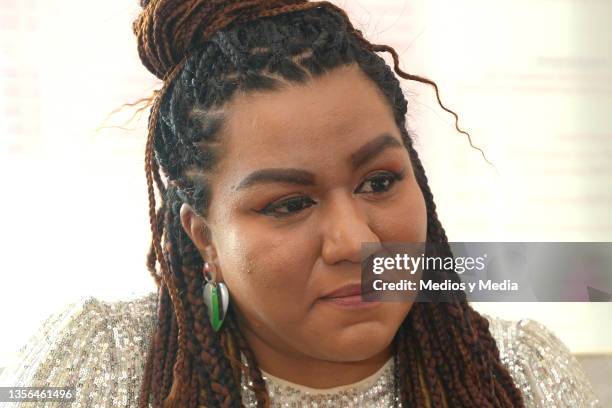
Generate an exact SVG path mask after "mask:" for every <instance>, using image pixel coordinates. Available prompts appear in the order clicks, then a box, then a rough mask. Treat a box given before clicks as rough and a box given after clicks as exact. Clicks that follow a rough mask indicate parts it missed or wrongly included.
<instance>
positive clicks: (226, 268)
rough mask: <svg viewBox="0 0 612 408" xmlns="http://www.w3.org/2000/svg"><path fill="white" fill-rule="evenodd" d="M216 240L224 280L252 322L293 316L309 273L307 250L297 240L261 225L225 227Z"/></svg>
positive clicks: (298, 305)
mask: <svg viewBox="0 0 612 408" xmlns="http://www.w3.org/2000/svg"><path fill="white" fill-rule="evenodd" d="M224 235H225V238H224V239H223V241H222V242H220V243H219V250H220V254H219V261H220V264H221V268H222V274H223V280H224V281H225V283H226V284H227V286H228V288H229V290H230V294H231V297H232V301H233V302H235V303H236V305H237V306H238V308H239V309H240V311H241V312H242V313H243V314H244V315H246V316H247V317H248V319H249V320H251V321H253V320H255V321H264V320H265V321H270V320H274V321H276V320H279V319H287V320H290V319H294V318H295V316H296V315H299V314H300V313H301V312H300V311H301V310H302V309H301V305H300V303H299V299H302V298H303V297H302V296H300V295H301V294H302V293H303V290H304V287H306V285H307V281H308V278H309V276H310V269H309V268H308V261H307V260H305V259H299V258H298V257H299V256H300V255H301V254H305V253H308V252H309V251H308V250H307V249H306V248H304V247H303V246H302V244H303V243H300V244H299V245H298V243H297V242H296V241H297V240H291V239H288V237H285V236H284V235H283V234H282V233H278V232H276V233H271V231H270V230H269V229H264V228H262V226H261V225H259V226H257V227H256V226H255V225H246V224H245V225H242V226H241V228H237V227H236V228H233V229H232V227H230V228H226V229H225V231H224Z"/></svg>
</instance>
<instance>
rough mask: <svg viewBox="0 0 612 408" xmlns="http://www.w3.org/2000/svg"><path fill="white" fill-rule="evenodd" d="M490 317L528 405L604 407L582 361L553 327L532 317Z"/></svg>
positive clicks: (505, 360)
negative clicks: (517, 318)
mask: <svg viewBox="0 0 612 408" xmlns="http://www.w3.org/2000/svg"><path fill="white" fill-rule="evenodd" d="M487 318H488V319H489V322H490V327H489V328H490V330H491V333H492V335H493V337H494V338H495V339H496V342H497V345H498V347H499V350H500V357H501V359H502V362H503V363H504V365H505V366H506V367H507V368H508V370H509V371H510V374H511V375H512V377H513V378H514V381H515V383H516V384H517V386H518V387H519V388H520V389H521V391H522V393H523V396H524V399H525V406H526V407H527V408H535V407H537V408H544V407H546V408H549V407H551V408H553V407H556V408H570V407H571V408H583V407H602V405H601V403H600V402H599V400H598V398H597V396H596V395H595V393H594V392H593V388H592V386H591V384H590V382H589V380H588V379H587V377H586V374H585V373H584V370H583V369H582V367H581V366H580V363H579V362H578V360H577V359H576V357H574V356H573V355H572V354H571V353H570V351H569V349H568V348H567V347H566V346H565V344H564V343H563V342H562V341H561V340H560V339H559V338H558V337H557V336H556V335H555V334H554V333H553V332H552V331H551V330H550V329H548V328H547V327H546V326H544V325H543V324H542V323H540V322H538V321H536V320H532V319H522V320H519V321H510V320H503V319H499V318H495V317H493V318H492V317H490V316H487Z"/></svg>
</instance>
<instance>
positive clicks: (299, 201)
mask: <svg viewBox="0 0 612 408" xmlns="http://www.w3.org/2000/svg"><path fill="white" fill-rule="evenodd" d="M313 204H316V202H315V201H313V200H312V199H310V198H309V197H305V196H300V197H292V198H289V199H287V200H284V201H281V202H279V203H273V204H270V205H268V206H266V207H265V208H264V209H262V210H259V211H258V212H260V213H262V214H265V215H270V216H273V217H287V216H290V215H293V214H297V213H299V212H300V211H302V210H304V209H306V208H308V207H310V206H312V205H313ZM279 209H281V210H283V211H278V210H279Z"/></svg>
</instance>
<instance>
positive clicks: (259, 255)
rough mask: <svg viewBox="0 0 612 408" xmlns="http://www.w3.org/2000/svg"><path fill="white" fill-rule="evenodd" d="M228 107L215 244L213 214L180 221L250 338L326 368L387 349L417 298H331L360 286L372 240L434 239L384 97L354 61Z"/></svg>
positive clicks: (216, 190)
mask: <svg viewBox="0 0 612 408" xmlns="http://www.w3.org/2000/svg"><path fill="white" fill-rule="evenodd" d="M224 112H225V113H226V114H227V116H226V117H227V118H228V119H227V122H226V125H225V128H224V129H223V130H222V133H223V134H222V135H221V136H222V140H224V146H223V148H224V156H223V159H222V160H221V162H220V163H219V167H218V170H217V171H216V172H215V174H214V175H213V177H212V178H211V187H212V201H211V203H210V209H209V215H208V218H207V219H206V220H205V222H206V225H207V226H208V227H209V229H210V232H211V241H205V238H203V237H202V236H201V235H200V234H198V233H197V231H199V230H201V227H203V226H204V224H200V225H199V224H198V223H201V222H203V220H202V219H199V220H198V218H199V217H192V218H191V219H190V218H189V217H188V216H187V215H186V214H187V213H188V211H184V212H182V214H181V215H182V221H183V226H184V227H185V229H186V230H187V233H188V234H189V235H190V236H191V237H192V239H193V240H194V242H195V244H196V246H197V247H198V248H199V249H200V251H201V252H202V254H205V253H209V252H205V251H206V250H207V249H208V250H211V251H213V252H210V253H214V255H215V256H214V257H213V258H212V259H213V261H214V264H215V265H216V271H217V272H216V274H217V279H220V280H222V281H224V282H225V283H226V285H227V287H228V289H229V292H230V302H231V303H233V305H234V307H236V308H237V311H238V313H239V316H240V319H241V324H242V325H243V326H244V329H246V330H247V331H248V332H249V335H248V336H256V337H257V339H258V340H259V341H262V342H265V343H266V344H267V345H269V346H270V347H273V348H274V349H275V350H277V351H279V352H285V353H291V354H292V355H294V356H301V357H306V358H316V359H322V360H327V361H338V362H339V361H347V362H348V361H360V360H364V359H367V358H369V357H372V356H373V355H375V354H377V353H380V352H381V350H383V349H384V348H385V347H387V346H388V345H389V344H390V342H391V340H392V339H393V336H394V335H395V333H396V331H397V329H398V327H399V326H400V324H401V322H402V321H403V319H404V318H405V316H406V314H407V313H408V312H409V310H410V308H411V307H412V304H411V303H407V302H404V303H401V302H381V303H379V304H378V306H376V307H371V308H366V309H346V308H341V307H338V306H335V305H333V304H330V302H329V301H323V300H321V299H320V297H321V296H322V295H324V294H326V293H329V292H330V291H332V290H335V289H338V288H340V287H342V286H344V285H346V284H349V283H355V282H357V283H359V282H360V280H361V243H362V242H386V241H396V242H397V241H403V242H423V241H425V237H426V226H427V221H426V211H425V202H424V199H423V195H422V193H421V191H420V189H419V187H418V185H417V182H416V180H415V177H414V174H413V171H412V167H411V163H410V159H409V156H408V153H407V151H406V150H405V148H404V147H403V144H402V141H401V136H400V132H399V130H398V128H397V126H396V124H395V121H394V118H393V113H392V111H391V108H390V107H389V106H388V105H387V102H386V100H385V99H384V97H383V95H382V93H380V91H379V90H378V89H377V88H376V85H375V84H374V83H373V82H371V81H370V80H369V79H368V78H367V77H366V76H365V74H363V73H362V71H361V70H360V69H359V68H358V66H356V65H353V66H350V67H346V68H339V69H336V70H334V71H332V72H330V73H328V74H327V75H326V76H324V77H322V78H317V79H314V80H311V81H310V82H308V83H307V84H305V85H291V86H288V87H286V88H285V89H282V90H279V91H274V92H270V91H268V92H261V93H250V94H248V95H243V94H240V95H237V96H236V97H235V98H234V99H233V100H232V102H231V103H230V104H229V105H227V109H224ZM381 141H382V143H381ZM385 141H386V142H385ZM394 173H398V174H404V177H403V179H401V180H395V179H394V178H393V174H394ZM205 259H206V258H205ZM208 259H211V258H208ZM247 338H248V337H247Z"/></svg>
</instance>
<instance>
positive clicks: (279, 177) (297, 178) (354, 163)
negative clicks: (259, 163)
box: [234, 132, 403, 191]
mask: <svg viewBox="0 0 612 408" xmlns="http://www.w3.org/2000/svg"><path fill="white" fill-rule="evenodd" d="M402 147H403V145H402V144H401V143H400V142H399V141H398V140H397V139H396V138H394V137H393V136H391V134H389V133H386V132H385V133H382V134H380V135H379V136H377V137H375V138H374V139H372V140H371V141H369V142H368V143H366V144H365V145H363V146H361V147H360V148H359V149H358V150H357V151H356V152H354V153H353V154H351V156H350V157H349V163H350V166H351V168H352V169H353V170H357V169H358V168H359V167H361V166H363V165H364V164H366V163H367V162H369V161H371V160H373V159H374V158H375V157H376V156H378V155H379V154H380V153H382V152H383V151H384V150H386V149H388V148H402ZM260 183H288V184H299V185H304V186H312V185H314V184H315V175H314V174H313V173H311V172H309V171H307V170H302V169H293V168H270V169H260V170H256V171H254V172H252V173H251V174H249V175H248V176H246V177H245V178H244V179H243V180H242V181H241V182H240V184H238V186H237V187H234V190H235V191H237V190H241V189H244V188H247V187H251V186H253V185H255V184H260Z"/></svg>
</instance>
